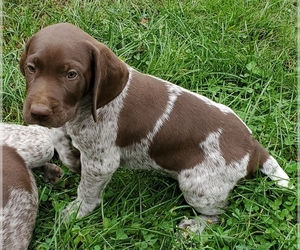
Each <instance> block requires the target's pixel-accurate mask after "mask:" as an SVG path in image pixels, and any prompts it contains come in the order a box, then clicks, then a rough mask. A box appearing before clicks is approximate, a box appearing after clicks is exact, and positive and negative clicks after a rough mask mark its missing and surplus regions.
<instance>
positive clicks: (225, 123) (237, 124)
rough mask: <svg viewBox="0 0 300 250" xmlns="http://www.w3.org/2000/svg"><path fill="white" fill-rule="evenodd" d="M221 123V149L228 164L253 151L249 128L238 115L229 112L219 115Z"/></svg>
mask: <svg viewBox="0 0 300 250" xmlns="http://www.w3.org/2000/svg"><path fill="white" fill-rule="evenodd" d="M216 119H218V120H219V121H220V123H221V126H220V127H221V128H222V134H221V136H220V149H221V152H222V156H223V157H224V159H225V161H226V165H228V164H230V163H231V162H232V161H239V160H241V159H242V158H243V157H244V156H245V155H246V154H247V153H250V152H251V149H252V147H253V145H252V144H253V139H252V136H251V134H250V133H249V130H248V128H247V127H246V126H245V125H244V124H243V123H242V122H241V121H240V120H239V119H238V118H237V117H236V115H234V114H232V113H229V114H226V115H222V114H221V115H220V116H219V117H217V118H216Z"/></svg>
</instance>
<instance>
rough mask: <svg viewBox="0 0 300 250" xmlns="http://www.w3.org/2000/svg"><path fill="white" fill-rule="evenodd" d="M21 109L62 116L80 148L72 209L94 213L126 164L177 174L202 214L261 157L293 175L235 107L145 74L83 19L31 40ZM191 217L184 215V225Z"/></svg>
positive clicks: (54, 121)
mask: <svg viewBox="0 0 300 250" xmlns="http://www.w3.org/2000/svg"><path fill="white" fill-rule="evenodd" d="M20 69H21V71H22V73H23V75H24V76H25V78H26V88H27V97H26V100H25V103H24V109H23V113H24V119H25V121H26V122H28V123H35V124H39V125H43V126H47V127H60V126H62V125H64V124H65V126H66V129H67V133H68V134H69V135H70V136H71V138H72V140H73V143H74V146H75V147H76V148H78V149H79V150H80V152H81V164H82V170H81V181H80V184H79V187H78V196H77V199H76V200H75V201H74V202H72V203H71V204H70V205H69V206H68V207H67V208H66V210H65V212H66V213H70V212H72V211H76V210H77V209H78V208H79V210H78V215H77V216H78V217H82V216H85V215H87V214H88V213H89V212H91V211H93V209H95V207H96V206H97V205H99V202H100V198H101V195H102V191H103V189H104V188H105V186H106V184H107V183H108V182H109V180H110V178H111V176H112V174H113V173H114V172H115V171H116V169H117V168H118V167H119V165H120V164H121V165H122V166H126V167H129V168H142V169H155V170H159V171H162V172H165V173H167V174H170V175H171V176H172V177H174V178H176V179H177V180H178V182H179V186H180V188H181V190H182V192H183V194H184V197H185V199H186V201H187V202H188V203H189V204H190V205H191V206H193V207H194V208H195V209H196V210H197V211H198V212H199V213H200V214H203V215H209V216H214V215H217V214H220V213H221V212H222V208H224V207H225V205H226V199H227V196H228V194H229V192H230V190H232V189H233V188H234V186H235V185H236V184H237V182H238V181H239V180H240V179H242V178H244V177H246V176H251V175H252V174H253V173H254V172H255V171H256V170H257V169H258V168H259V167H260V168H261V170H262V172H263V173H265V174H267V175H268V176H269V177H270V178H271V179H273V180H276V181H278V184H279V185H281V186H284V187H287V186H288V180H289V178H288V176H287V174H286V173H285V172H284V171H283V170H282V168H281V167H280V166H279V165H278V163H277V162H276V160H275V159H274V158H273V157H272V156H270V155H269V153H268V152H267V151H266V150H265V149H264V148H263V147H262V146H261V145H260V144H259V143H258V142H257V141H256V140H255V139H254V138H253V137H252V134H251V131H250V129H249V128H248V127H247V126H246V125H245V124H244V123H243V122H242V120H241V119H240V118H239V117H238V116H237V115H236V114H235V113H234V112H233V111H232V110H231V109H230V108H228V107H226V106H224V105H222V104H218V103H215V102H213V101H211V100H209V99H207V98H206V97H204V96H202V95H198V94H195V93H192V92H190V91H187V90H185V89H183V88H181V87H179V86H176V85H174V84H172V83H170V82H167V81H164V80H162V79H159V78H156V77H153V76H150V75H145V74H142V73H140V72H138V71H136V70H134V69H133V68H131V67H130V66H128V65H127V64H126V63H124V62H123V61H121V60H120V59H119V58H118V57H117V56H116V55H115V54H114V53H113V52H112V51H111V50H110V49H108V48H107V47H106V46H105V45H103V44H102V43H100V42H98V41H97V40H95V39H94V38H92V37H91V36H90V35H88V34H87V33H85V32H84V31H82V30H81V29H79V28H77V27H75V26H73V25H71V24H68V23H59V24H55V25H52V26H49V27H46V28H44V29H42V30H40V31H39V32H38V33H37V34H35V35H34V36H32V37H31V38H30V39H29V41H28V42H27V44H26V47H25V51H24V53H23V54H22V56H21V60H20ZM193 223H194V221H191V220H190V221H187V222H186V221H185V222H184V223H182V224H181V225H184V226H183V227H189V226H192V227H193V228H194V230H195V231H196V230H198V228H197V227H194V224H193Z"/></svg>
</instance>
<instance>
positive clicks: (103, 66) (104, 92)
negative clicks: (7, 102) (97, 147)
mask: <svg viewBox="0 0 300 250" xmlns="http://www.w3.org/2000/svg"><path fill="white" fill-rule="evenodd" d="M20 69H21V72H22V73H23V75H24V76H25V78H26V91H27V96H26V100H25V103H24V107H23V115H24V120H25V121H26V122H27V123H29V124H33V123H35V124H39V125H43V126H47V127H60V126H62V125H63V124H65V123H66V122H67V121H69V120H71V119H72V118H74V116H75V114H76V111H77V108H78V106H79V105H80V102H81V100H82V99H83V98H84V97H85V96H87V95H90V96H92V98H91V100H90V102H91V107H92V108H91V115H93V118H94V120H95V121H97V113H96V110H97V108H100V107H102V106H103V105H105V104H107V103H108V102H110V101H111V100H113V99H114V98H115V97H116V96H117V95H119V93H120V92H121V91H122V89H123V88H124V87H125V85H126V82H127V80H128V70H127V67H126V64H125V63H123V62H122V61H121V60H120V59H118V57H117V56H116V55H114V54H113V53H112V52H111V51H110V50H109V49H108V48H107V47H106V46H105V45H103V44H102V43H100V42H98V41H97V40H95V39H94V38H92V37H91V36H89V35H88V34H87V33H85V32H84V31H82V30H81V29H79V28H77V27H76V26H74V25H72V24H68V23H60V24H55V25H51V26H48V27H46V28H44V29H42V30H40V31H39V32H38V33H36V34H35V35H34V36H32V37H31V38H30V39H29V41H28V42H27V44H26V46H25V51H24V52H23V54H22V56H21V59H20Z"/></svg>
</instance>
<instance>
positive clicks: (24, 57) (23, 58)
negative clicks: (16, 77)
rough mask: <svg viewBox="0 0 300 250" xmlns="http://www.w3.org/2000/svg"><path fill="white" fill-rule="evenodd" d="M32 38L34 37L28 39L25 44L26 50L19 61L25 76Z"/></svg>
mask: <svg viewBox="0 0 300 250" xmlns="http://www.w3.org/2000/svg"><path fill="white" fill-rule="evenodd" d="M32 39H33V37H31V38H30V39H29V40H28V41H27V43H26V45H25V49H24V51H23V52H22V54H21V58H20V61H19V67H20V70H21V72H22V74H23V76H25V61H26V57H27V52H28V48H29V45H30V43H31V41H32Z"/></svg>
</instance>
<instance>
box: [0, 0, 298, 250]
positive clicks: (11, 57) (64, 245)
mask: <svg viewBox="0 0 300 250" xmlns="http://www.w3.org/2000/svg"><path fill="white" fill-rule="evenodd" d="M296 5H297V2H296V1H295V0H285V1H284V0H274V1H261V0H251V1H250V0H227V1H224V0H211V1H204V0H198V1H192V0H186V1H176V0H174V1H170V0H169V1H168V0H160V1H156V0H143V1H141V0H131V1H130V0H122V1H87V0H82V1H79V0H65V1H50V0H31V1H28V0H25V1H18V0H11V1H9V2H8V1H6V2H5V4H4V7H3V18H4V19H3V23H4V30H3V65H2V66H3V89H2V92H3V96H2V98H3V99H2V105H3V111H2V116H3V120H4V121H6V122H13V123H20V124H23V120H22V103H23V101H24V98H25V89H24V87H25V84H24V79H23V77H22V75H21V73H20V71H19V69H18V60H19V58H20V53H21V52H22V50H23V46H24V43H25V41H26V40H27V39H28V38H29V37H30V36H31V35H32V34H33V33H35V32H36V31H38V30H39V29H40V28H42V27H45V26H47V25H49V24H52V23H57V22H62V21H68V22H71V23H73V24H76V25H78V26H79V27H81V28H82V29H84V30H85V31H86V32H88V33H89V34H91V35H92V36H94V37H95V38H96V39H98V40H99V41H102V42H103V43H105V44H107V45H108V46H109V47H110V48H111V49H112V50H113V51H114V52H115V53H116V54H117V55H118V56H119V57H120V58H122V59H123V60H124V61H125V62H127V63H128V64H130V65H131V66H133V67H135V68H137V69H138V70H140V71H142V72H144V73H149V74H152V75H155V76H158V77H161V78H163V79H166V80H169V81H172V82H173V83H176V84H178V85H181V86H183V87H185V88H187V89H190V90H192V91H195V92H199V93H201V94H203V95H205V96H207V97H209V98H211V99H213V100H215V101H217V102H221V103H223V104H226V105H228V106H230V107H231V108H232V109H234V110H235V111H236V112H237V113H238V114H239V116H240V117H241V118H242V119H243V120H244V121H245V122H246V123H247V124H248V126H249V127H250V128H251V129H252V131H253V134H254V136H255V137H256V138H257V139H258V140H259V141H260V142H261V143H262V144H263V145H264V146H265V147H266V148H267V149H268V150H269V151H270V152H271V153H272V155H273V156H274V157H275V158H276V159H277V160H278V162H279V163H280V165H281V166H283V168H284V169H285V171H286V172H287V173H288V174H289V175H290V176H291V181H292V183H293V184H294V185H297V179H296V178H297V94H298V93H297V80H296V75H297V72H296V71H297V69H296V67H297V39H296V17H297V10H296V9H297V7H296ZM65 170H66V169H65ZM65 172H66V173H65V175H64V177H63V178H62V180H61V182H60V183H59V184H58V185H57V186H56V187H51V186H50V185H48V184H45V183H43V180H42V178H41V177H40V176H39V175H38V174H37V175H36V177H37V184H38V187H39V194H40V207H39V216H38V219H37V224H36V228H35V231H34V235H33V238H32V242H31V245H30V249H39V250H42V249H51V250H52V249H59V250H60V249H88V250H97V249H163V250H165V249H174V250H175V249H224V250H226V249H228V250H229V249H238V250H246V249H247V250H250V249H262V250H265V249H274V250H278V249H288V250H290V249H297V192H296V190H285V189H282V188H279V187H277V186H276V185H274V183H272V182H271V181H270V180H269V179H268V178H266V177H265V176H263V175H261V174H260V173H257V176H256V178H254V179H251V180H244V181H242V182H241V183H240V184H239V185H238V186H237V187H236V188H235V189H234V191H233V192H232V194H231V195H230V197H229V201H230V206H229V207H228V209H227V210H226V211H224V214H222V215H221V223H220V224H219V225H210V226H209V227H207V228H206V230H205V231H204V233H203V234H202V235H201V236H197V235H194V236H191V237H190V238H188V239H181V238H178V237H176V235H175V233H176V225H177V224H178V223H179V221H180V220H181V219H182V218H183V216H188V217H191V216H193V215H194V214H195V211H193V209H192V208H191V207H189V206H188V205H187V204H186V203H185V202H184V199H183V197H182V195H181V193H180V191H179V188H178V186H177V184H176V182H174V181H173V180H172V179H169V178H167V177H164V176H161V175H159V174H158V173H152V172H150V173H148V172H140V171H136V172H131V171H128V170H124V169H120V170H119V171H117V173H116V174H115V175H114V176H113V179H112V181H111V182H110V183H109V185H108V186H107V188H106V190H105V193H104V196H103V200H102V204H101V206H100V207H99V208H98V209H96V210H95V211H94V212H93V213H92V214H90V215H89V216H87V217H85V218H83V219H80V220H72V221H71V222H70V223H68V224H66V223H65V222H64V221H62V220H61V218H60V211H61V210H62V208H63V207H64V206H65V205H66V204H67V203H68V202H69V201H71V200H73V199H74V198H75V197H76V188H77V185H78V182H79V176H77V175H74V174H71V173H70V172H68V171H67V170H66V171H65Z"/></svg>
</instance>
